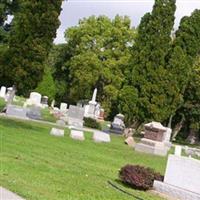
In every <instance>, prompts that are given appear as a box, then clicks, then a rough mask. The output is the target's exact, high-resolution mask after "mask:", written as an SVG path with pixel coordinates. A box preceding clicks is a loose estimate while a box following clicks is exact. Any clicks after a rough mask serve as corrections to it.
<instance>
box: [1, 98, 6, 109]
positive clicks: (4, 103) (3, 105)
mask: <svg viewBox="0 0 200 200" xmlns="http://www.w3.org/2000/svg"><path fill="white" fill-rule="evenodd" d="M5 106H6V102H5V100H4V99H3V98H1V97H0V112H1V111H2V109H3V108H4V107H5Z"/></svg>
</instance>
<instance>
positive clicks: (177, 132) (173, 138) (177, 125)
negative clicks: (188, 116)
mask: <svg viewBox="0 0 200 200" xmlns="http://www.w3.org/2000/svg"><path fill="white" fill-rule="evenodd" d="M183 122H184V117H183V116H182V118H181V121H180V122H179V123H178V124H176V126H175V128H174V130H173V135H172V141H174V140H175V138H176V136H177V135H178V134H179V132H180V130H181V128H182V126H183Z"/></svg>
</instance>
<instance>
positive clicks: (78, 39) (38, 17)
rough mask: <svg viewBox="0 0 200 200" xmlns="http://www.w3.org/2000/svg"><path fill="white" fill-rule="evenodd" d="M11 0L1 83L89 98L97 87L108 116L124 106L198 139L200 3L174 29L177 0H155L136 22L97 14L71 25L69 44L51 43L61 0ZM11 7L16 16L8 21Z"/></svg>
mask: <svg viewBox="0 0 200 200" xmlns="http://www.w3.org/2000/svg"><path fill="white" fill-rule="evenodd" d="M5 2H6V3H5ZM5 2H3V3H0V26H1V29H0V52H1V54H0V64H1V67H0V83H2V84H4V85H5V84H10V83H14V84H16V85H17V88H18V93H19V94H25V95H26V94H27V93H28V92H29V91H31V90H32V89H35V90H36V91H39V92H41V93H43V94H44V95H47V96H49V97H50V98H51V99H53V98H55V99H56V100H57V102H61V101H66V102H68V103H69V104H75V103H76V102H77V101H78V100H89V99H90V98H91V96H92V92H93V89H94V88H97V89H98V97H97V98H98V101H99V102H101V104H102V106H103V107H104V108H105V111H106V116H107V119H112V118H113V116H114V115H115V114H116V113H118V112H122V113H123V114H124V115H125V119H126V124H127V125H128V126H132V127H134V128H136V129H138V128H140V126H141V125H142V124H143V123H145V122H149V121H151V120H155V121H160V122H162V123H163V124H165V125H169V126H172V128H173V137H174V138H175V137H176V136H177V135H178V133H179V132H181V134H179V135H178V136H181V137H182V138H184V139H187V140H189V141H191V138H196V140H198V138H199V136H200V103H199V102H200V10H195V11H194V12H193V13H192V14H191V16H188V17H183V18H182V20H181V22H180V25H179V28H178V30H176V32H175V34H174V35H173V34H172V32H173V26H174V20H175V11H176V5H175V3H176V2H175V0H155V4H154V6H153V10H152V12H151V13H147V14H145V15H144V17H143V18H142V19H141V22H140V25H139V26H138V27H137V28H136V29H135V28H132V27H131V21H130V19H129V18H128V17H126V16H125V17H121V16H118V15H117V16H116V17H115V18H114V19H112V20H111V19H109V18H108V17H106V16H99V17H95V16H91V17H89V18H84V19H82V20H80V21H79V24H78V25H77V26H74V27H71V28H68V29H67V30H66V32H65V39H66V43H65V44H59V45H53V47H52V41H53V38H54V37H55V35H56V29H57V28H58V25H59V21H58V15H59V13H60V10H61V2H62V1H61V0H58V1H55V2H53V1H50V0H43V1H42V0H41V1H37V2H35V1H26V0H16V1H14V0H13V1H10V3H9V1H5ZM13 3H15V4H13ZM1 4H2V5H3V6H2V5H1ZM9 13H12V14H13V15H14V19H13V21H12V23H11V24H10V25H9V26H8V25H6V24H5V23H4V22H5V21H6V17H7V16H8V15H9ZM43 74H44V76H43ZM41 80H42V81H41Z"/></svg>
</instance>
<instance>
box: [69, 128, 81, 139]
mask: <svg viewBox="0 0 200 200" xmlns="http://www.w3.org/2000/svg"><path fill="white" fill-rule="evenodd" d="M70 137H71V138H72V139H74V140H81V141H83V140H85V137H84V133H83V131H80V130H73V129H71V133H70Z"/></svg>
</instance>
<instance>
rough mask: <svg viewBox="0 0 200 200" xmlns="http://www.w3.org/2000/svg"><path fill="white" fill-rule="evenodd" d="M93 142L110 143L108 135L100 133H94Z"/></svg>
mask: <svg viewBox="0 0 200 200" xmlns="http://www.w3.org/2000/svg"><path fill="white" fill-rule="evenodd" d="M93 140H94V141H95V142H110V141H111V139H110V135H109V134H107V133H104V132H101V131H95V132H94V133H93Z"/></svg>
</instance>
